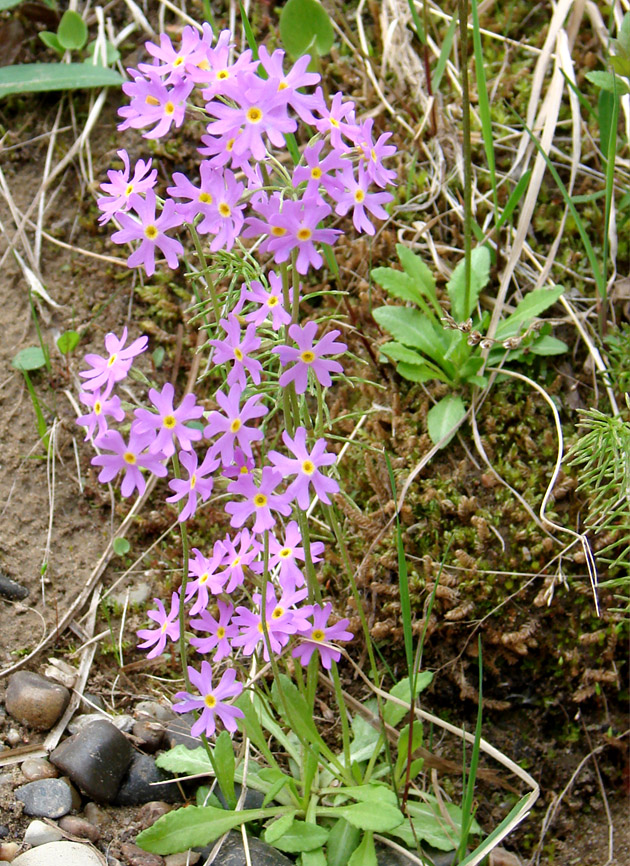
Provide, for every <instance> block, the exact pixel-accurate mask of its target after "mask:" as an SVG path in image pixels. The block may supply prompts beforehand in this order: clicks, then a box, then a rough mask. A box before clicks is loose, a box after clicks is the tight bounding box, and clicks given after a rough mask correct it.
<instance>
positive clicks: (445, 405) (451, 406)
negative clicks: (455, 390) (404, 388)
mask: <svg viewBox="0 0 630 866" xmlns="http://www.w3.org/2000/svg"><path fill="white" fill-rule="evenodd" d="M465 415H466V407H465V406H464V401H463V400H462V398H461V397H459V396H458V395H456V394H449V395H448V396H447V397H442V399H441V400H440V401H439V403H436V404H435V406H432V407H431V409H429V412H428V414H427V426H428V429H429V438H430V439H431V442H433V444H434V445H437V443H438V442H439V441H440V439H442V438H443V437H444V436H446V435H447V434H448V433H449V432H450V431H451V430H452V431H453V432H452V435H451V436H449V438H448V439H447V440H446V442H445V443H444V445H442V447H443V448H445V447H446V446H447V445H448V443H449V442H450V441H451V439H452V438H453V436H454V435H455V433H456V428H457V427H458V425H459V423H460V421H461V420H462V418H463V417H464V416H465Z"/></svg>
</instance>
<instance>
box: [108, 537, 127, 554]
mask: <svg viewBox="0 0 630 866" xmlns="http://www.w3.org/2000/svg"><path fill="white" fill-rule="evenodd" d="M112 549H113V551H114V553H115V554H116V556H124V555H125V553H129V551H130V550H131V545H130V544H129V542H128V541H127V539H126V538H115V539H114V542H113V544H112Z"/></svg>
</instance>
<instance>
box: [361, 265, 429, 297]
mask: <svg viewBox="0 0 630 866" xmlns="http://www.w3.org/2000/svg"><path fill="white" fill-rule="evenodd" d="M371 276H372V279H373V280H374V282H375V283H378V285H379V286H381V287H382V288H383V289H385V291H386V292H387V293H388V294H390V295H391V296H392V297H393V298H400V300H401V301H410V302H411V303H412V304H417V303H419V302H420V301H422V295H421V293H420V292H419V291H418V290H417V289H416V286H415V284H414V282H413V280H412V279H411V278H410V277H409V275H408V274H405V273H403V271H397V270H395V269H394V268H374V270H373V271H372V272H371Z"/></svg>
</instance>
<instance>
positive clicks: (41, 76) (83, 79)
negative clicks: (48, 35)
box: [0, 63, 123, 99]
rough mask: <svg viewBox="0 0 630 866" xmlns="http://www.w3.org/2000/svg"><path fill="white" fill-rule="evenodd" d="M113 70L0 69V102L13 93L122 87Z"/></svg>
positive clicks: (76, 66) (77, 66)
mask: <svg viewBox="0 0 630 866" xmlns="http://www.w3.org/2000/svg"><path fill="white" fill-rule="evenodd" d="M122 81H123V79H122V76H121V75H120V73H118V72H116V70H115V69H105V68H104V67H103V66H88V65H86V64H85V63H21V64H19V65H16V66H5V67H3V68H0V99H2V97H4V96H9V95H10V94H12V93H39V92H43V91H47V90H77V89H80V88H92V87H110V86H114V85H120V84H122Z"/></svg>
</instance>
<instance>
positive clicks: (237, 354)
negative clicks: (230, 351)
mask: <svg viewBox="0 0 630 866" xmlns="http://www.w3.org/2000/svg"><path fill="white" fill-rule="evenodd" d="M234 357H235V358H236V360H237V361H242V360H243V353H242V352H241V350H240V349H239V348H238V347H237V348H236V349H234Z"/></svg>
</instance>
